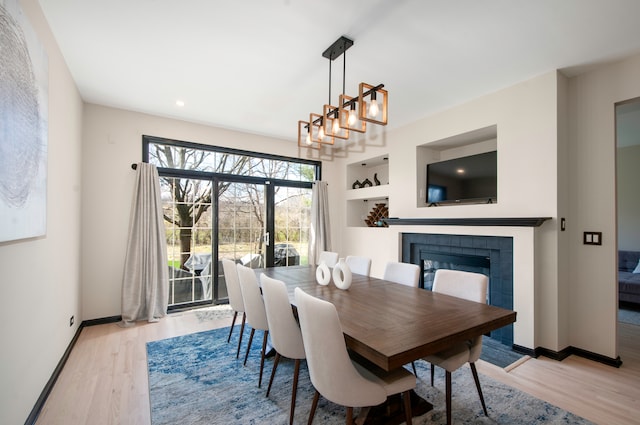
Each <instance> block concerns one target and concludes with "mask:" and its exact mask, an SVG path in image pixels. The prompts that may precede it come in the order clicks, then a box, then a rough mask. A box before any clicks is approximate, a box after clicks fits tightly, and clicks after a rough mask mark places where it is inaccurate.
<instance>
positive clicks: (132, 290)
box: [121, 162, 169, 326]
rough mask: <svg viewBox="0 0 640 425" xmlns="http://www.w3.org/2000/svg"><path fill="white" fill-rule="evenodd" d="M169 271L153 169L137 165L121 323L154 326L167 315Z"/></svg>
mask: <svg viewBox="0 0 640 425" xmlns="http://www.w3.org/2000/svg"><path fill="white" fill-rule="evenodd" d="M168 295H169V269H168V262H167V241H166V236H165V229H164V222H163V217H162V201H161V199H160V179H159V177H158V170H157V169H156V167H155V166H154V165H151V164H147V163H144V162H140V163H138V165H137V168H136V183H135V188H134V192H133V201H132V205H131V217H130V219H129V239H128V242H127V256H126V259H125V264H124V277H123V279H122V322H121V326H130V325H132V324H133V323H134V322H135V321H137V320H148V321H149V322H155V321H157V320H158V319H160V318H161V317H164V316H165V315H166V314H167V303H168Z"/></svg>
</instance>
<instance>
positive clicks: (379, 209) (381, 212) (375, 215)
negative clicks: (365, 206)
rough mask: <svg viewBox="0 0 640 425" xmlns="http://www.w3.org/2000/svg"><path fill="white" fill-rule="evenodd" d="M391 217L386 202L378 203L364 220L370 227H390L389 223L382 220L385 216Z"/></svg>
mask: <svg viewBox="0 0 640 425" xmlns="http://www.w3.org/2000/svg"><path fill="white" fill-rule="evenodd" d="M388 217H389V208H387V205H386V204H383V203H380V204H376V206H375V207H373V209H372V210H371V212H370V213H369V215H368V216H367V218H366V219H365V220H364V222H365V223H366V224H367V226H368V227H389V225H388V224H387V223H386V222H384V221H382V219H383V218H388Z"/></svg>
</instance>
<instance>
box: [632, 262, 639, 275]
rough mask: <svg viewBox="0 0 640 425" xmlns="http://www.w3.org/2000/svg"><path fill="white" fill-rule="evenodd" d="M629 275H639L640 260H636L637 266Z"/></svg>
mask: <svg viewBox="0 0 640 425" xmlns="http://www.w3.org/2000/svg"><path fill="white" fill-rule="evenodd" d="M631 273H640V260H638V265H637V266H636V268H635V269H633V271H632V272H631Z"/></svg>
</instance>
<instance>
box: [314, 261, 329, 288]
mask: <svg viewBox="0 0 640 425" xmlns="http://www.w3.org/2000/svg"><path fill="white" fill-rule="evenodd" d="M330 281H331V270H329V266H327V263H325V262H324V261H322V262H320V264H318V267H317V268H316V282H318V284H320V285H322V286H326V285H328V284H329V282H330Z"/></svg>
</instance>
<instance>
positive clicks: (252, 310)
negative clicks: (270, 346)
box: [236, 264, 269, 388]
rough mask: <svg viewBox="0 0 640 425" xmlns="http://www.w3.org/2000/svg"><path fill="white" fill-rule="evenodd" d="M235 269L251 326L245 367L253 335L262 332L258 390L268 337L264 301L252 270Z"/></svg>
mask: <svg viewBox="0 0 640 425" xmlns="http://www.w3.org/2000/svg"><path fill="white" fill-rule="evenodd" d="M236 268H237V270H238V280H239V281H240V288H241V290H242V300H243V301H244V309H245V313H246V314H247V323H248V324H249V326H251V334H250V335H249V344H248V345H247V352H246V353H245V355H244V362H243V365H245V366H246V364H247V357H249V350H250V349H251V343H252V342H253V335H254V333H255V331H256V329H258V330H261V331H263V337H262V351H261V353H260V378H259V379H258V388H260V387H261V386H262V370H263V369H264V357H265V351H266V349H267V337H268V336H269V323H268V321H267V313H266V311H265V309H264V300H263V299H262V294H261V293H260V286H259V285H258V278H257V277H256V273H255V272H254V271H253V269H250V268H249V267H246V266H243V265H242V264H238V265H236Z"/></svg>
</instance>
